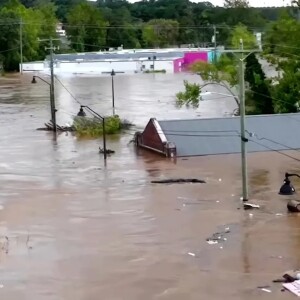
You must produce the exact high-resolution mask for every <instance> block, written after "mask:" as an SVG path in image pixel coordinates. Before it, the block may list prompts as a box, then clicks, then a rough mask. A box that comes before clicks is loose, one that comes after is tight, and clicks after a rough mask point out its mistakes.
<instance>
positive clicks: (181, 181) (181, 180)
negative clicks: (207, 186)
mask: <svg viewBox="0 0 300 300" xmlns="http://www.w3.org/2000/svg"><path fill="white" fill-rule="evenodd" d="M151 183H206V182H205V181H204V180H201V179H182V178H179V179H164V180H153V181H151Z"/></svg>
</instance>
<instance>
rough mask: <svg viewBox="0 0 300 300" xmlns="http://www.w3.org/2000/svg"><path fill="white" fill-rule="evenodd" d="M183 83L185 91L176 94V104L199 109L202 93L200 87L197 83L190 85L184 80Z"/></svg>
mask: <svg viewBox="0 0 300 300" xmlns="http://www.w3.org/2000/svg"><path fill="white" fill-rule="evenodd" d="M183 83H184V87H185V91H184V92H179V93H177V94H176V104H177V105H178V106H179V107H181V106H183V105H186V106H189V105H192V106H193V107H198V106H199V100H200V93H201V87H200V85H199V84H197V83H189V82H188V81H186V80H184V82H183Z"/></svg>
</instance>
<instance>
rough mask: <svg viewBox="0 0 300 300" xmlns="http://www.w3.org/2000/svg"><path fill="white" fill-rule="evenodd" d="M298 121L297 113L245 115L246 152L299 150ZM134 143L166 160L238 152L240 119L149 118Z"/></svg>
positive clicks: (239, 147) (299, 115)
mask: <svg viewBox="0 0 300 300" xmlns="http://www.w3.org/2000/svg"><path fill="white" fill-rule="evenodd" d="M299 122H300V114H299V113H295V114H279V115H257V116H246V129H247V132H248V139H249V141H248V143H247V145H248V147H247V148H248V152H263V151H272V150H273V151H282V150H291V149H300V131H299ZM135 143H136V145H137V146H138V147H142V148H145V149H148V150H151V151H154V152H156V153H159V154H161V155H164V156H167V157H175V156H178V157H183V156H201V155H216V154H232V153H240V152H241V140H240V118H239V117H227V118H213V119H189V120H166V121H158V120H156V119H150V121H149V122H148V124H147V126H146V127H145V129H144V131H143V132H137V133H136V134H135Z"/></svg>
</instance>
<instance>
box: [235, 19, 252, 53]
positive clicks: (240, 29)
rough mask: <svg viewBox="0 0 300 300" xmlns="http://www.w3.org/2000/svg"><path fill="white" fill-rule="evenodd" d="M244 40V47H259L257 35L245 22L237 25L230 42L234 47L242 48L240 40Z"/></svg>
mask: <svg viewBox="0 0 300 300" xmlns="http://www.w3.org/2000/svg"><path fill="white" fill-rule="evenodd" d="M241 39H242V40H243V47H244V49H254V48H257V43H256V40H255V36H254V34H253V33H252V32H250V31H249V30H248V29H247V27H246V26H245V25H243V24H239V25H238V26H236V27H235V28H234V29H233V31H232V34H231V38H230V44H231V46H232V47H233V48H234V49H239V48H240V41H241Z"/></svg>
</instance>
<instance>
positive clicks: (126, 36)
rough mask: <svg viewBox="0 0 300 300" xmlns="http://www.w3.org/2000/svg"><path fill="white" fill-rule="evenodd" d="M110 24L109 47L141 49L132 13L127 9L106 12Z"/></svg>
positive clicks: (108, 33) (108, 31)
mask: <svg viewBox="0 0 300 300" xmlns="http://www.w3.org/2000/svg"><path fill="white" fill-rule="evenodd" d="M106 19H107V20H108V22H109V25H110V26H109V28H108V30H107V38H106V40H107V45H108V46H109V47H119V46H121V45H123V47H124V48H140V47H141V45H140V43H139V40H138V33H137V32H138V29H137V28H135V26H134V24H133V20H132V17H131V14H130V11H129V10H128V9H127V8H126V7H125V6H123V7H121V8H116V9H113V10H112V9H110V8H108V9H107V10H106Z"/></svg>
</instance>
